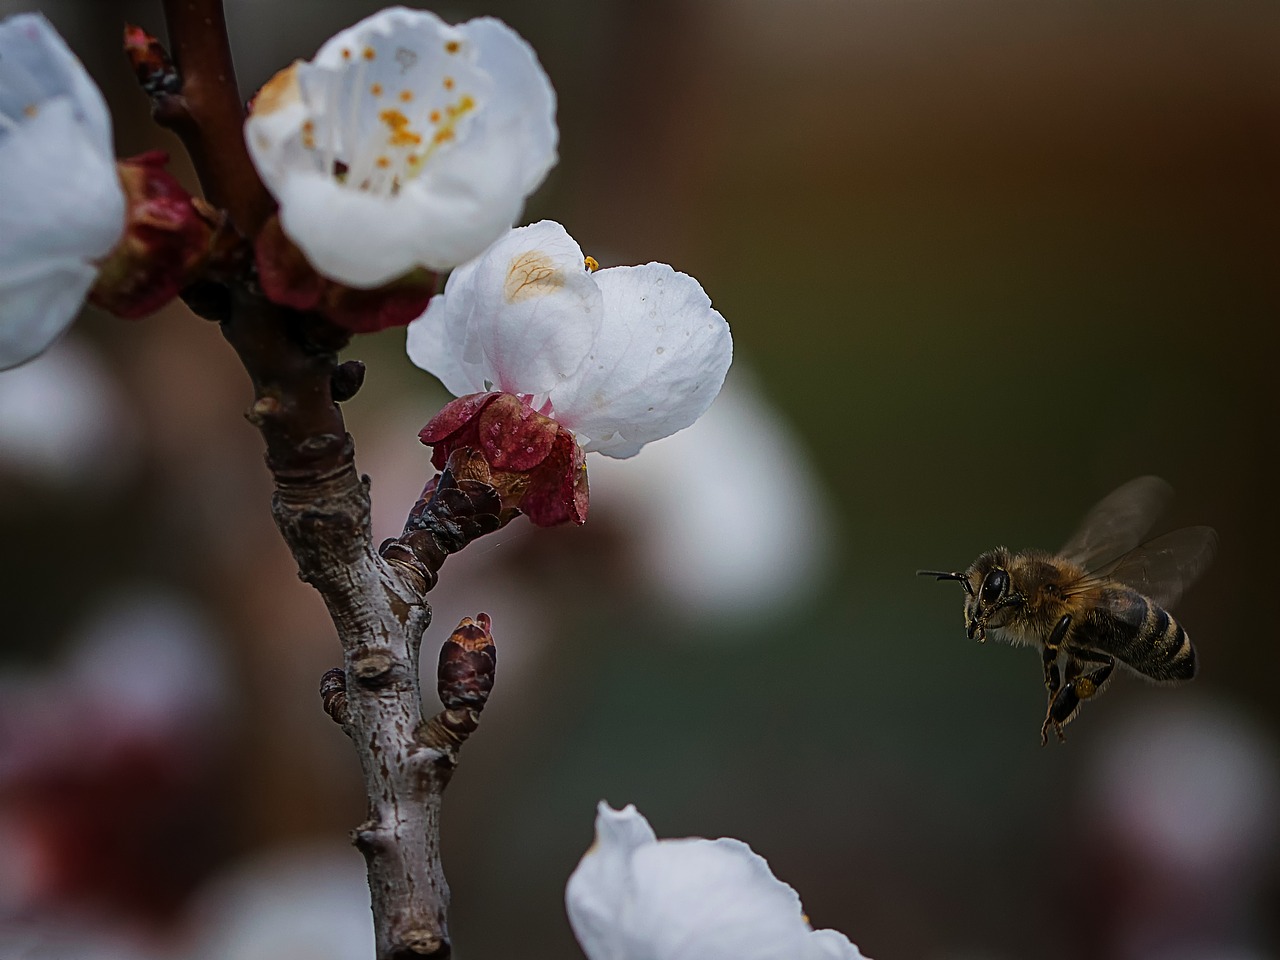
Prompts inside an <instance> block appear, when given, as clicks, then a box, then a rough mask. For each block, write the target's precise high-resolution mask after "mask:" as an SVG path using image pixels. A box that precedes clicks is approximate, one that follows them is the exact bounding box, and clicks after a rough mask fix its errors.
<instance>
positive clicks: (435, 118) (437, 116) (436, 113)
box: [428, 110, 440, 123]
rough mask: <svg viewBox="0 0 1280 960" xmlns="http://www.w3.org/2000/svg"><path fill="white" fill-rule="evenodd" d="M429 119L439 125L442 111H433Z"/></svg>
mask: <svg viewBox="0 0 1280 960" xmlns="http://www.w3.org/2000/svg"><path fill="white" fill-rule="evenodd" d="M428 119H429V120H430V121H431V122H432V123H439V122H440V111H439V110H432V111H431V116H430V117H429V118H428Z"/></svg>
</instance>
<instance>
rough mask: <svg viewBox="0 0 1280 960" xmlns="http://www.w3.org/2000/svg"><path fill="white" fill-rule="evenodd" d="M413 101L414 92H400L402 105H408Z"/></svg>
mask: <svg viewBox="0 0 1280 960" xmlns="http://www.w3.org/2000/svg"><path fill="white" fill-rule="evenodd" d="M412 99H413V91H412V90H401V91H400V102H401V103H408V102H409V101H410V100H412Z"/></svg>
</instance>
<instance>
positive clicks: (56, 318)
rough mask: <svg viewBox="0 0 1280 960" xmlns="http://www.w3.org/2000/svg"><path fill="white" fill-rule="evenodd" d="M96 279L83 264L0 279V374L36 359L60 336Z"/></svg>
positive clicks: (53, 265) (54, 266)
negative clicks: (26, 275)
mask: <svg viewBox="0 0 1280 960" xmlns="http://www.w3.org/2000/svg"><path fill="white" fill-rule="evenodd" d="M97 275H98V273H97V271H96V270H95V269H94V268H93V267H91V266H89V265H88V264H86V263H79V262H77V261H75V260H64V261H60V262H48V263H44V264H41V265H40V270H39V272H38V273H35V274H34V275H32V276H28V277H25V278H21V277H17V276H10V277H6V278H0V370H8V369H9V368H10V367H16V366H17V365H18V364H20V363H25V362H26V361H28V360H30V359H32V358H33V357H36V356H39V355H40V354H41V353H43V352H44V351H45V350H46V349H47V348H48V347H49V345H50V344H52V343H53V342H54V341H55V340H57V339H58V337H60V336H62V334H63V333H64V332H65V331H66V329H67V327H69V326H70V325H71V321H72V320H74V319H75V318H76V315H77V314H78V313H79V312H80V307H81V306H82V305H83V304H84V298H85V295H86V294H87V293H88V292H89V288H90V287H92V286H93V281H94V279H95V278H96V277H97Z"/></svg>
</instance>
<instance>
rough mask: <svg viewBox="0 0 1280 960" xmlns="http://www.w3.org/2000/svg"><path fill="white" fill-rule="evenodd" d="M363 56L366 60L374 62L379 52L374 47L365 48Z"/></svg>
mask: <svg viewBox="0 0 1280 960" xmlns="http://www.w3.org/2000/svg"><path fill="white" fill-rule="evenodd" d="M362 56H363V57H364V58H365V59H366V60H373V59H375V58H376V57H377V56H378V51H376V50H374V49H373V47H365V48H364V53H363V54H362Z"/></svg>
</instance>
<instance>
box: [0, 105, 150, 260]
mask: <svg viewBox="0 0 1280 960" xmlns="http://www.w3.org/2000/svg"><path fill="white" fill-rule="evenodd" d="M77 113H78V111H77V108H76V105H75V104H74V103H73V102H72V101H71V100H70V99H69V98H67V97H59V98H58V99H56V100H51V101H48V102H47V103H44V104H42V105H41V106H40V107H39V109H38V111H37V112H36V114H35V115H34V116H32V117H31V118H30V119H27V120H25V121H23V122H21V123H19V124H17V125H16V126H14V127H13V128H11V129H10V130H9V131H8V135H7V136H4V137H0V171H3V175H2V176H0V237H3V238H4V243H3V245H2V246H0V283H4V282H5V280H4V277H5V275H6V274H7V273H8V272H10V271H14V272H17V273H20V274H22V275H24V276H25V275H28V274H29V273H30V271H31V269H32V268H33V267H34V266H35V265H38V264H39V263H40V262H42V261H44V260H47V259H49V258H55V259H57V258H66V257H71V258H75V259H78V260H84V261H89V260H96V259H99V258H101V257H103V256H105V255H106V254H107V253H108V252H109V251H110V250H111V248H112V247H114V246H115V244H116V241H117V240H119V239H120V234H121V233H122V232H123V231H124V214H125V203H124V191H123V190H122V189H121V187H120V178H119V177H118V176H117V175H116V165H115V160H114V158H113V157H112V156H111V155H110V152H109V151H108V152H107V153H103V152H102V151H100V150H98V149H97V140H96V135H95V134H94V133H93V131H92V130H90V129H88V128H86V127H85V126H84V125H82V124H81V123H79V121H78V120H77V119H76V117H77Z"/></svg>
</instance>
